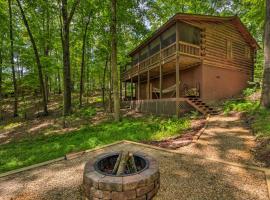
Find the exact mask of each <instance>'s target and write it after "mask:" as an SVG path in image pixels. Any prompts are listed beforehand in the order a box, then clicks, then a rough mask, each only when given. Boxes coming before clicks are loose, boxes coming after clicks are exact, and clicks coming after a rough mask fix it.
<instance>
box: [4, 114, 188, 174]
mask: <svg viewBox="0 0 270 200" xmlns="http://www.w3.org/2000/svg"><path fill="white" fill-rule="evenodd" d="M189 127H190V120H189V119H188V118H181V119H176V118H160V117H144V118H136V119H134V118H125V119H123V121H121V122H111V121H107V122H104V123H101V124H99V125H89V126H86V127H84V128H82V129H80V130H78V131H74V132H71V133H67V134H59V135H49V136H42V137H37V138H29V139H24V140H22V141H19V142H11V143H8V144H3V145H1V146H0V173H1V172H5V171H9V170H12V169H17V168H20V167H24V166H28V165H32V164H35V163H40V162H43V161H46V160H51V159H54V158H57V157H60V156H64V155H65V154H67V153H70V152H74V151H80V150H85V149H92V148H95V147H98V146H101V145H105V144H109V143H112V142H116V141H120V140H132V141H148V140H161V139H164V138H167V137H171V136H174V135H179V134H181V133H182V132H183V131H184V130H186V129H187V128H189Z"/></svg>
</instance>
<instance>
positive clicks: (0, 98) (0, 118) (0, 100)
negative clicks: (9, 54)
mask: <svg viewBox="0 0 270 200" xmlns="http://www.w3.org/2000/svg"><path fill="white" fill-rule="evenodd" d="M2 49H3V38H1V46H0V120H2V119H3V114H2V73H3V69H2V65H3V57H2Z"/></svg>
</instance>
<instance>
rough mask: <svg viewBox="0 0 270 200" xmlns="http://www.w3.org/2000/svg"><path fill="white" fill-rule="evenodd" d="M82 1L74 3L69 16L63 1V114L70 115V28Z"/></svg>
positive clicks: (65, 3)
mask: <svg viewBox="0 0 270 200" xmlns="http://www.w3.org/2000/svg"><path fill="white" fill-rule="evenodd" d="M79 2H80V0H76V1H75V2H74V3H73V6H72V9H71V11H70V14H68V8H67V0H62V5H61V13H62V20H63V25H62V26H63V27H62V28H61V32H62V34H61V37H62V47H63V79H64V108H63V114H64V115H65V116H66V115H69V114H70V113H71V108H72V105H71V89H72V88H71V86H72V83H71V72H70V51H69V28H70V22H71V20H72V17H73V15H74V12H75V9H76V7H77V5H78V4H79Z"/></svg>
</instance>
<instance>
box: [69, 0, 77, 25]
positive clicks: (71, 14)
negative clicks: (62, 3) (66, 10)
mask: <svg viewBox="0 0 270 200" xmlns="http://www.w3.org/2000/svg"><path fill="white" fill-rule="evenodd" d="M79 3H80V0H75V2H74V3H73V5H72V8H71V11H70V14H69V17H68V24H70V22H71V20H72V17H73V15H74V13H75V10H76V8H77V6H78V5H79Z"/></svg>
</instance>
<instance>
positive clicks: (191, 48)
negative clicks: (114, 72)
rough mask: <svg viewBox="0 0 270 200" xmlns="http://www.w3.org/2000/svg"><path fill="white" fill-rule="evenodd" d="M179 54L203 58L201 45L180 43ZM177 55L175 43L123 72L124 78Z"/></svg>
mask: <svg viewBox="0 0 270 200" xmlns="http://www.w3.org/2000/svg"><path fill="white" fill-rule="evenodd" d="M179 53H180V54H182V55H186V56H191V57H195V58H200V57H201V48H200V46H199V45H195V44H191V43H187V42H183V41H179ZM175 54H176V43H173V44H171V45H169V46H167V47H165V48H163V49H161V50H160V51H159V52H157V53H155V54H153V55H151V56H150V57H148V58H145V59H144V60H142V61H140V63H139V64H136V65H133V66H132V67H131V68H130V69H129V70H127V71H125V72H123V76H122V77H124V78H125V77H126V76H128V75H131V76H132V75H134V74H136V73H138V71H139V70H141V71H143V70H145V69H147V68H148V67H151V66H153V65H155V64H158V63H159V62H161V61H162V60H165V59H168V58H170V57H171V56H174V55H175Z"/></svg>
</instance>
